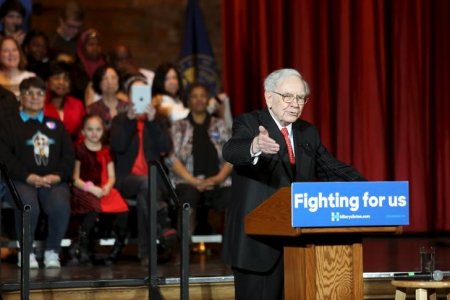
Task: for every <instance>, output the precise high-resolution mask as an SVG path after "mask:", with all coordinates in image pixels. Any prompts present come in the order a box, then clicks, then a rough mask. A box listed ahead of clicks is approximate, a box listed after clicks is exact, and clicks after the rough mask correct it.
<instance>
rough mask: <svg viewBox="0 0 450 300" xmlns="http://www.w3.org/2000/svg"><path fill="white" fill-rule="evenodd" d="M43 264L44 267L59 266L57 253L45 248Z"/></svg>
mask: <svg viewBox="0 0 450 300" xmlns="http://www.w3.org/2000/svg"><path fill="white" fill-rule="evenodd" d="M44 265H45V267H46V268H61V263H60V262H59V255H58V253H56V252H55V251H53V250H45V253H44Z"/></svg>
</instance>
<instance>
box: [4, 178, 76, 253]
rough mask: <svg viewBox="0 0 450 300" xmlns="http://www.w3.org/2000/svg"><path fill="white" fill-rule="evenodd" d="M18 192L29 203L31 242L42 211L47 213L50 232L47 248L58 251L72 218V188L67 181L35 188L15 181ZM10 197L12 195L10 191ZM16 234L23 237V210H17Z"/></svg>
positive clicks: (24, 201) (10, 199)
mask: <svg viewBox="0 0 450 300" xmlns="http://www.w3.org/2000/svg"><path fill="white" fill-rule="evenodd" d="M14 185H15V186H16V189H17V192H18V193H19V196H20V198H21V199H22V202H23V203H24V204H29V205H30V207H31V210H30V219H31V220H30V221H31V236H30V237H29V238H30V242H32V241H33V239H34V233H35V231H36V227H37V224H38V220H39V214H40V212H41V209H42V211H44V213H45V214H46V215H47V220H48V233H47V240H46V246H45V249H46V250H54V251H55V252H56V253H58V252H59V251H60V249H61V240H62V239H63V238H64V235H65V234H66V230H67V226H68V224H69V219H70V190H69V187H68V185H67V184H66V183H59V184H57V185H54V186H52V187H50V188H35V187H33V186H31V185H29V184H27V183H24V182H21V181H15V182H14ZM7 194H8V199H9V201H13V200H12V196H11V194H10V193H9V191H8V193H7ZM15 219H16V220H15V221H16V222H15V223H16V235H17V237H18V239H19V240H20V239H21V234H22V230H21V212H20V211H19V210H16V211H15Z"/></svg>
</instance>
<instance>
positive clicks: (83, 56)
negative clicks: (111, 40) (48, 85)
mask: <svg viewBox="0 0 450 300" xmlns="http://www.w3.org/2000/svg"><path fill="white" fill-rule="evenodd" d="M105 63H106V61H105V58H104V55H103V52H102V45H101V41H100V35H99V33H98V31H97V30H96V29H92V28H91V29H88V30H86V31H85V32H83V33H82V34H81V36H80V38H79V39H78V42H77V56H76V61H75V76H76V77H75V91H74V92H75V93H76V94H75V96H76V95H78V96H79V97H78V98H79V99H84V103H85V104H86V106H89V104H91V103H93V102H94V98H95V97H94V91H93V90H92V86H91V83H90V81H91V80H92V77H93V76H94V73H95V71H96V70H97V68H99V67H101V66H103V65H104V64H105Z"/></svg>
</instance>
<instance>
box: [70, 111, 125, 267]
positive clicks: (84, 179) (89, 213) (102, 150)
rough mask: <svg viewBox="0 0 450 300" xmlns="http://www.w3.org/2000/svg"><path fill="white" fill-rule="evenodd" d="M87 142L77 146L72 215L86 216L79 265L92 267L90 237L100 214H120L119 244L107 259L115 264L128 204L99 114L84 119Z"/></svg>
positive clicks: (122, 235) (117, 243) (82, 231)
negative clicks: (118, 187)
mask: <svg viewBox="0 0 450 300" xmlns="http://www.w3.org/2000/svg"><path fill="white" fill-rule="evenodd" d="M82 133H83V135H84V141H83V142H82V143H80V144H78V145H77V146H76V152H75V153H76V161H75V168H74V173H73V189H72V203H71V205H72V213H74V214H79V215H83V219H82V222H81V225H80V229H79V234H80V237H79V248H78V259H79V262H80V264H90V263H91V254H90V252H89V245H90V244H91V243H90V234H91V232H92V229H93V228H94V226H95V223H96V220H97V217H98V215H99V213H115V214H117V216H116V220H115V222H114V228H113V229H114V233H115V235H116V236H115V238H116V242H115V244H114V246H113V248H112V250H111V253H110V254H109V256H108V258H107V259H106V263H107V264H112V263H114V262H115V261H116V260H117V258H118V256H119V255H120V252H121V251H122V248H123V246H124V239H125V233H126V226H127V218H128V205H127V203H126V202H125V200H124V199H123V198H122V196H121V195H120V193H119V192H118V191H117V190H116V189H115V188H114V183H115V174H114V162H113V161H112V159H111V155H110V150H109V147H106V146H104V145H103V144H102V137H103V133H104V126H103V120H102V119H101V118H100V116H98V115H87V116H86V117H85V118H84V121H83V126H82Z"/></svg>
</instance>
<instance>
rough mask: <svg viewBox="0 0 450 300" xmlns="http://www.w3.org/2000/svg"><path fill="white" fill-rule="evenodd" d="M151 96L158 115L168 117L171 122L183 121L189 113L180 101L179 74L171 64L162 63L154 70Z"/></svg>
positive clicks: (181, 91) (181, 87) (181, 85)
mask: <svg viewBox="0 0 450 300" xmlns="http://www.w3.org/2000/svg"><path fill="white" fill-rule="evenodd" d="M152 96H153V97H154V100H153V101H155V104H156V106H157V110H158V113H160V114H161V115H164V116H166V117H168V118H169V119H170V121H171V122H175V121H177V120H181V119H184V118H185V117H186V116H187V115H188V113H189V109H188V108H186V106H185V105H184V103H183V101H182V97H183V82H182V81H181V75H180V72H179V71H178V70H177V67H176V66H175V65H174V64H172V63H163V64H161V65H160V66H158V68H157V69H156V71H155V77H154V79H153V85H152Z"/></svg>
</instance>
